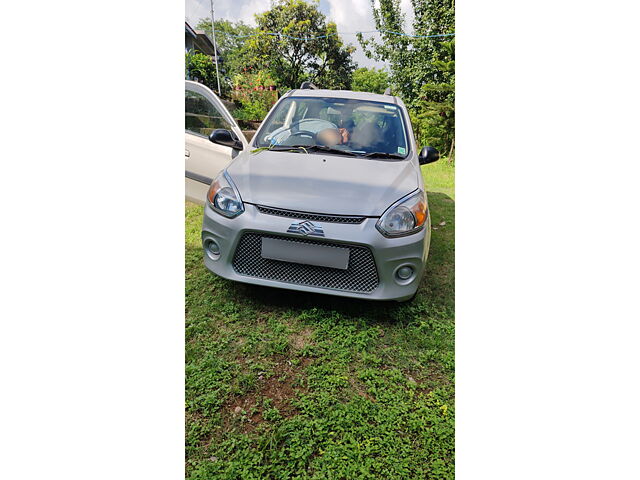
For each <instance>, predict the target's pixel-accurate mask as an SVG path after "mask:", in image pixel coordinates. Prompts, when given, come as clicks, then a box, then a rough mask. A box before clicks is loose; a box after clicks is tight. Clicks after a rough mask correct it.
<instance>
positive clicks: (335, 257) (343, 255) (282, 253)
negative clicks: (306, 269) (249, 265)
mask: <svg viewBox="0 0 640 480" xmlns="http://www.w3.org/2000/svg"><path fill="white" fill-rule="evenodd" d="M261 255H262V258H268V259H270V260H280V261H282V262H292V263H303V264H305V265H317V266H319V267H331V268H340V269H342V270H346V269H347V268H348V267H349V249H348V248H341V247H329V246H326V245H314V244H311V243H298V242H288V241H286V240H280V239H278V238H265V237H263V238H262V250H261Z"/></svg>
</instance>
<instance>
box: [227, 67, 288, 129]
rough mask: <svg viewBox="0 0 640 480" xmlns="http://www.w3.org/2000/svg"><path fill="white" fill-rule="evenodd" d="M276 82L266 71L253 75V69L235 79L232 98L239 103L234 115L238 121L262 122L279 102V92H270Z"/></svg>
mask: <svg viewBox="0 0 640 480" xmlns="http://www.w3.org/2000/svg"><path fill="white" fill-rule="evenodd" d="M274 86H275V80H274V79H273V78H272V77H271V75H270V74H269V72H267V71H266V70H260V71H257V72H256V73H252V69H251V68H246V67H245V68H244V69H243V71H242V72H241V73H237V74H236V75H234V77H233V92H232V94H231V98H232V99H233V100H234V101H235V102H236V103H239V104H240V105H241V106H240V108H238V109H237V110H236V111H235V113H234V115H235V117H236V119H237V120H243V121H253V122H260V121H262V120H263V119H264V117H265V116H266V115H267V113H268V112H269V109H270V108H271V107H272V106H273V104H274V103H275V102H276V101H277V100H278V92H277V91H275V90H270V88H271V87H274Z"/></svg>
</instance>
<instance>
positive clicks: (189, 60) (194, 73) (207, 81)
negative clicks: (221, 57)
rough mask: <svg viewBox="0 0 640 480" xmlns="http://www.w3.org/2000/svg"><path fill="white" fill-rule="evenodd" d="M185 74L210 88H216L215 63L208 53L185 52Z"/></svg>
mask: <svg viewBox="0 0 640 480" xmlns="http://www.w3.org/2000/svg"><path fill="white" fill-rule="evenodd" d="M185 76H186V77H188V78H191V79H197V81H199V82H200V83H202V84H204V85H206V86H207V87H209V88H211V89H212V90H216V89H217V82H216V65H215V63H214V62H213V60H212V58H211V57H210V56H209V55H205V54H204V53H200V52H186V54H185Z"/></svg>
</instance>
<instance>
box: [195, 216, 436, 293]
mask: <svg viewBox="0 0 640 480" xmlns="http://www.w3.org/2000/svg"><path fill="white" fill-rule="evenodd" d="M298 221H300V220H298V219H296V218H289V217H281V216H277V215H270V214H265V213H261V212H260V211H259V210H258V209H257V208H256V207H255V206H254V205H251V204H245V211H244V213H242V214H241V215H239V216H238V217H236V218H226V217H224V216H222V215H220V214H218V213H217V212H215V211H214V210H213V209H212V208H211V207H209V206H208V205H205V207H204V219H203V223H202V242H203V246H204V244H205V243H206V242H207V240H211V239H213V240H214V241H215V242H216V243H217V244H218V246H219V250H220V253H219V255H217V256H214V257H215V259H214V258H212V256H210V255H209V254H207V252H206V250H205V251H204V262H205V266H206V267H207V268H208V269H209V270H211V271H212V272H213V273H215V274H217V275H219V276H221V277H223V278H227V279H229V280H234V281H237V282H244V283H251V284H255V285H264V286H268V287H277V288H286V289H291V290H297V291H303V292H315V293H324V294H330V295H339V296H343V297H352V298H361V299H365V300H398V301H403V300H408V299H410V298H411V297H412V296H413V295H414V294H415V292H416V290H417V289H418V285H419V283H420V279H421V278H422V275H423V273H424V267H425V263H426V260H427V255H428V252H429V242H430V237H431V219H430V217H427V223H426V224H425V226H424V228H423V229H422V230H421V231H419V232H417V233H415V234H413V235H408V236H405V237H398V238H386V237H384V236H383V235H382V234H381V233H380V232H379V231H378V230H377V229H376V227H375V224H376V222H377V221H378V219H377V218H366V219H365V220H364V221H363V222H362V223H360V224H344V223H330V222H323V221H315V220H314V221H313V223H314V224H315V225H321V226H322V228H323V230H324V235H325V236H324V237H306V236H303V235H301V234H291V233H287V230H288V229H289V227H290V226H291V224H292V223H294V222H298ZM245 234H259V235H275V236H278V237H280V238H287V239H291V240H301V241H309V240H313V241H314V242H317V243H325V242H326V243H331V244H334V245H335V244H340V246H345V247H347V246H355V247H366V248H368V249H369V250H370V251H371V254H372V255H373V259H374V261H375V268H376V271H377V277H378V282H377V286H375V288H373V289H372V290H371V291H368V292H361V291H353V290H344V289H340V288H326V287H318V286H314V285H310V284H303V283H296V282H295V281H286V282H285V281H280V280H274V279H269V278H261V277H258V276H250V275H246V274H241V273H238V271H237V270H236V268H235V267H234V255H235V253H236V249H237V248H238V246H239V243H240V241H241V239H242V237H243V235H245ZM403 266H410V267H411V268H412V269H413V271H414V273H413V275H412V276H411V277H410V278H409V279H407V280H401V279H400V278H398V276H397V271H398V269H399V268H401V267H403ZM262 277H263V276H262Z"/></svg>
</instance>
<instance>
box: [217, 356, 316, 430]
mask: <svg viewBox="0 0 640 480" xmlns="http://www.w3.org/2000/svg"><path fill="white" fill-rule="evenodd" d="M274 360H275V365H274V367H273V371H272V372H270V373H271V375H270V376H269V377H266V376H263V375H260V376H259V377H258V381H257V384H256V387H255V389H254V390H253V391H251V392H249V393H247V394H246V395H242V396H235V397H232V398H230V399H229V400H228V401H227V402H226V403H225V405H224V406H223V408H222V412H221V414H222V419H223V428H224V430H227V429H228V428H231V427H232V425H234V424H235V425H237V426H239V428H240V429H241V431H242V432H243V433H248V432H251V431H253V430H254V429H256V428H257V427H258V426H259V425H260V424H261V423H263V422H265V421H266V419H265V418H264V414H265V411H266V410H267V409H268V408H276V409H278V412H279V413H280V415H281V416H282V417H284V418H290V417H293V416H295V415H297V414H298V413H299V412H298V410H297V408H296V407H295V406H294V405H292V403H291V400H292V399H294V398H295V397H297V396H298V395H299V394H300V393H304V392H305V391H306V389H305V388H304V387H303V386H302V385H299V383H298V380H299V378H300V376H301V373H302V370H303V369H304V368H305V367H306V366H307V365H309V364H310V363H311V361H312V359H310V358H303V359H301V361H300V363H299V364H297V365H293V363H292V362H291V361H289V360H287V359H286V358H284V357H276V358H274ZM265 405H268V408H265Z"/></svg>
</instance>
